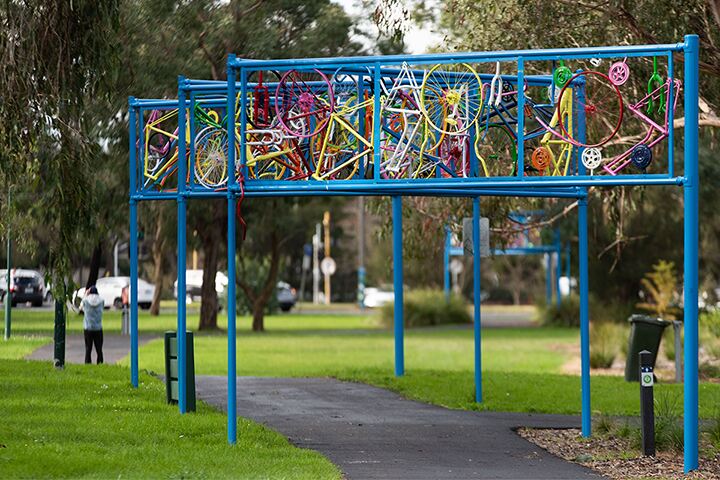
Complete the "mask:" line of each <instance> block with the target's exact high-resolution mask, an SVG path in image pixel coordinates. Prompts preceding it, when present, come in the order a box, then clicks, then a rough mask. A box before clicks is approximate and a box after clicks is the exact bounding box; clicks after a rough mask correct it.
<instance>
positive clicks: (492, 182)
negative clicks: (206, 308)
mask: <svg viewBox="0 0 720 480" xmlns="http://www.w3.org/2000/svg"><path fill="white" fill-rule="evenodd" d="M684 180H685V179H684V177H669V176H668V175H666V174H649V175H634V174H633V175H616V176H609V175H606V176H605V175H603V176H599V175H596V176H590V175H578V176H568V177H467V178H417V179H387V180H371V179H355V180H330V181H319V180H306V181H302V182H288V181H283V180H252V179H249V180H246V182H245V186H246V188H248V187H252V188H262V187H265V188H269V189H273V190H282V189H286V188H289V189H294V188H301V189H317V190H326V189H344V188H352V189H361V190H368V189H376V188H394V189H398V190H404V189H410V190H412V189H416V188H443V189H444V188H457V189H462V188H472V189H475V188H477V189H485V188H495V189H497V188H510V189H518V190H522V189H530V188H538V189H542V188H551V187H561V188H574V187H589V186H603V185H609V186H637V185H682V184H683V183H684Z"/></svg>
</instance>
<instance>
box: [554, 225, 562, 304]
mask: <svg viewBox="0 0 720 480" xmlns="http://www.w3.org/2000/svg"><path fill="white" fill-rule="evenodd" d="M555 261H556V263H555V304H556V305H557V306H558V307H559V306H560V277H561V276H562V242H560V229H558V228H556V229H555Z"/></svg>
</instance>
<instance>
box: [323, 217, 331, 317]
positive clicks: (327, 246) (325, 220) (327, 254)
mask: <svg viewBox="0 0 720 480" xmlns="http://www.w3.org/2000/svg"><path fill="white" fill-rule="evenodd" d="M323 227H324V230H325V239H324V241H323V243H324V244H325V245H324V246H325V258H328V257H330V212H327V211H326V212H325V214H324V215H323ZM324 275H325V278H324V285H325V305H330V272H329V271H326V272H325V273H324Z"/></svg>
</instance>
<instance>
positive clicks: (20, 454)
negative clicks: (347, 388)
mask: <svg viewBox="0 0 720 480" xmlns="http://www.w3.org/2000/svg"><path fill="white" fill-rule="evenodd" d="M7 351H9V349H8V350H7ZM0 378H2V379H3V387H2V395H1V396H2V404H3V421H2V422H0V477H2V478H51V477H52V478H110V477H115V478H119V477H130V478H139V477H142V478H187V477H202V478H282V479H338V478H340V472H339V471H338V469H337V468H336V467H335V466H333V465H332V464H331V463H330V462H329V461H328V460H327V459H325V458H324V457H323V456H322V455H320V454H319V453H316V452H313V451H310V450H303V449H299V448H296V447H294V446H292V445H290V444H289V442H288V441H287V440H286V439H285V438H284V437H282V436H281V435H279V434H277V433H275V432H273V431H271V430H269V429H267V428H265V427H263V426H261V425H258V424H256V423H253V422H250V421H247V420H244V419H240V420H239V421H238V444H237V445H235V446H229V445H228V444H227V441H226V433H225V432H226V417H225V415H223V414H222V413H220V412H217V411H215V410H213V409H211V408H210V407H208V406H206V405H205V404H203V403H202V402H200V403H199V404H198V411H197V412H196V413H194V414H188V415H183V416H179V415H178V413H177V409H176V408H175V407H173V406H170V405H167V404H165V403H164V401H163V399H164V395H165V393H164V387H163V384H162V383H161V382H160V381H158V380H157V379H155V378H153V377H150V376H148V375H141V377H140V380H141V383H140V387H139V388H138V389H137V390H133V389H131V388H129V384H128V371H127V369H125V368H122V367H117V366H110V365H97V366H95V365H88V366H85V365H68V366H67V368H66V369H65V370H64V371H55V370H53V369H52V368H51V367H50V366H49V364H48V363H44V362H29V361H23V360H0Z"/></svg>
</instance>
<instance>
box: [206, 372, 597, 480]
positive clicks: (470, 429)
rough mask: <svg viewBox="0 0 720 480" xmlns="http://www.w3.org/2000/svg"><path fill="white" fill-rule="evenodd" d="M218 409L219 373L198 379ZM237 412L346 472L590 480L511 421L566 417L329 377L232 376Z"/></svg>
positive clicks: (569, 422)
mask: <svg viewBox="0 0 720 480" xmlns="http://www.w3.org/2000/svg"><path fill="white" fill-rule="evenodd" d="M196 381H197V392H198V396H199V398H200V399H202V400H204V401H205V402H207V403H209V404H211V405H214V406H216V407H217V408H220V409H221V410H223V411H227V385H226V377H220V376H198V377H197V379H196ZM237 392H238V401H237V405H238V415H241V416H243V417H246V418H249V419H252V420H254V421H256V422H259V423H262V424H264V425H266V426H268V427H270V428H272V429H273V430H276V431H278V432H280V433H282V434H283V435H285V436H287V437H288V438H289V439H290V441H291V442H292V443H293V444H295V445H297V446H299V447H302V448H308V449H312V450H317V451H319V452H321V453H322V454H324V455H325V456H327V457H328V458H329V459H330V460H331V461H332V462H334V463H335V464H336V465H338V467H339V468H340V469H341V470H342V471H343V473H344V474H345V475H346V477H347V478H349V479H408V480H416V479H417V480H425V479H428V480H431V479H476V478H477V479H598V478H602V477H601V476H599V475H598V474H596V473H594V472H593V471H592V470H590V469H588V468H585V467H583V466H581V465H578V464H574V463H570V462H567V461H565V460H562V459H560V458H558V457H556V456H554V455H551V454H550V453H548V452H547V451H546V450H544V449H542V448H540V447H538V446H536V445H534V444H532V443H530V442H528V441H527V440H525V439H523V438H521V437H520V436H519V435H517V433H515V431H514V430H515V429H516V428H518V427H536V428H571V427H579V426H580V419H579V417H575V416H566V415H536V414H524V413H499V412H471V411H465V410H450V409H446V408H443V407H439V406H435V405H429V404H425V403H421V402H416V401H412V400H407V399H405V398H402V397H401V396H400V395H398V394H396V393H393V392H390V391H388V390H384V389H381V388H377V387H373V386H370V385H366V384H360V383H351V382H343V381H339V380H335V379H331V378H264V377H238V379H237Z"/></svg>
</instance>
